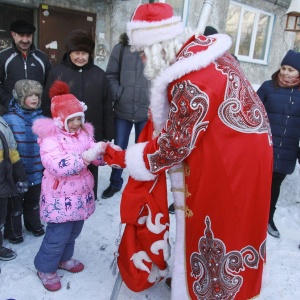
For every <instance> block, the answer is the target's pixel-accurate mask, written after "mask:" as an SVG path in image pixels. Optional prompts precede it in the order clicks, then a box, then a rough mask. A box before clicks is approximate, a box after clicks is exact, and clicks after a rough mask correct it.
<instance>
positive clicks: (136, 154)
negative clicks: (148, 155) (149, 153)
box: [125, 143, 156, 181]
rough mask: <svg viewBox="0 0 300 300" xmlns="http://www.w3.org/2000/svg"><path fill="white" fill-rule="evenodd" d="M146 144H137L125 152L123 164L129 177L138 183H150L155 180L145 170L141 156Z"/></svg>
mask: <svg viewBox="0 0 300 300" xmlns="http://www.w3.org/2000/svg"><path fill="white" fill-rule="evenodd" d="M146 145H147V143H137V144H134V145H132V146H130V147H129V148H128V149H127V150H126V154H125V162H126V168H127V171H128V172H129V175H130V176H131V177H132V178H134V179H135V180H138V181H150V180H154V179H155V178H156V176H155V175H153V174H152V173H151V172H150V171H149V170H148V169H147V168H146V165H145V162H144V158H143V154H144V149H145V147H146Z"/></svg>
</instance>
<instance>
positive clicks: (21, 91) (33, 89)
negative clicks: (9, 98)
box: [12, 79, 43, 110]
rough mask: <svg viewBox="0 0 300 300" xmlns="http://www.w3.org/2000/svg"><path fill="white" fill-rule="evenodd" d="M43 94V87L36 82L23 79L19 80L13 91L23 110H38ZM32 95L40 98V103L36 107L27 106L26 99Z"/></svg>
mask: <svg viewBox="0 0 300 300" xmlns="http://www.w3.org/2000/svg"><path fill="white" fill-rule="evenodd" d="M42 92H43V87H42V85H41V84H40V83H39V82H38V81H35V80H29V79H22V80H18V81H17V82H16V84H15V87H14V89H13V92H12V93H13V97H14V98H15V99H16V101H17V102H18V104H19V105H20V107H21V108H24V109H29V110H36V109H38V108H39V107H40V106H41V95H42ZM32 95H36V96H37V97H38V100H37V101H38V102H37V103H36V105H34V106H28V105H26V103H25V102H26V101H25V100H26V98H27V97H30V96H32Z"/></svg>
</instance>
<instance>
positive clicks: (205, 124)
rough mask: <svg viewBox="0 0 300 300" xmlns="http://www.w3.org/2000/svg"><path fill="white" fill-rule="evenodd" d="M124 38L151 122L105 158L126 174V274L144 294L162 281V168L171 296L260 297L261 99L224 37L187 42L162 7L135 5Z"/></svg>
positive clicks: (265, 138) (266, 201)
mask: <svg viewBox="0 0 300 300" xmlns="http://www.w3.org/2000/svg"><path fill="white" fill-rule="evenodd" d="M127 34H128V37H129V40H130V44H131V45H132V48H133V50H138V51H140V52H141V55H143V59H144V60H145V75H146V77H147V78H148V79H151V80H152V87H151V93H150V112H151V120H149V121H148V123H147V124H146V126H145V127H144V129H143V131H142V132H141V135H140V138H139V140H138V143H137V144H134V145H131V146H130V147H128V149H127V150H126V151H125V150H123V151H120V150H117V149H114V148H113V147H111V145H108V146H107V148H106V154H105V155H104V159H105V161H106V162H107V163H108V164H109V165H114V166H116V165H119V166H120V167H121V168H125V167H126V168H127V171H128V173H129V175H130V177H129V180H128V183H127V185H126V187H125V190H124V192H123V195H122V200H121V221H122V223H125V224H126V227H125V230H124V234H123V237H122V240H121V243H120V246H119V256H118V266H119V270H120V274H121V277H122V279H123V281H124V282H125V283H126V285H127V286H128V287H129V288H130V289H131V290H133V291H141V290H144V289H146V288H148V287H150V286H152V285H153V284H155V283H156V282H158V281H160V280H162V278H164V277H166V276H167V274H168V264H167V260H168V259H169V255H170V249H169V248H170V246H169V238H168V237H169V224H170V221H169V214H168V202H167V190H166V171H168V173H169V177H170V182H171V190H172V192H173V196H174V203H175V214H176V242H175V247H174V249H173V257H174V260H173V266H172V289H171V299H172V300H174V299H176V300H177V299H180V300H186V299H192V300H196V299H221V298H222V299H236V300H245V299H251V298H253V297H255V296H258V295H259V293H260V290H261V283H262V272H263V266H264V262H265V255H266V236H267V225H268V211H269V205H270V186H271V177H272V139H271V133H270V126H269V122H268V118H267V113H266V111H265V109H264V106H263V104H262V103H261V101H260V99H259V98H258V96H257V94H256V93H255V92H254V90H253V89H252V87H251V84H250V83H249V81H248V80H247V78H246V77H245V75H244V74H243V72H242V70H241V67H240V65H239V63H238V62H237V60H236V59H235V58H234V57H233V56H232V55H231V54H230V53H229V52H228V50H229V49H230V46H231V39H230V37H229V36H227V35H224V34H215V35H212V36H208V37H206V36H204V35H199V34H198V33H197V32H194V34H190V36H189V37H186V35H185V34H184V26H183V24H182V22H181V20H180V17H176V16H174V14H173V9H172V7H171V6H170V5H168V4H165V3H151V4H142V5H140V6H138V7H137V9H136V10H135V12H134V13H133V16H132V19H131V21H130V22H129V23H128V24H127Z"/></svg>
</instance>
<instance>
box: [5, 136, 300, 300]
mask: <svg viewBox="0 0 300 300" xmlns="http://www.w3.org/2000/svg"><path fill="white" fill-rule="evenodd" d="M131 140H132V138H131ZM299 171H300V168H299V165H297V168H296V170H295V172H294V173H293V174H292V175H289V176H288V177H287V178H286V179H285V181H284V182H283V187H282V191H281V195H280V199H279V201H278V205H277V211H276V215H275V223H276V225H277V227H278V229H279V231H280V233H281V238H280V239H275V238H273V237H271V236H268V240H267V263H266V265H265V269H264V276H263V286H262V292H261V295H260V296H259V297H258V298H256V299H259V300H297V299H300V249H299V248H298V245H299V244H300V234H299V231H300V184H299V182H300V174H299ZM109 176H110V168H109V167H107V166H105V167H101V168H100V174H99V191H98V193H99V194H98V198H99V199H100V200H98V201H97V209H96V212H95V213H94V214H93V215H92V216H91V217H90V218H89V219H88V220H87V221H86V222H85V225H84V228H83V231H82V233H81V235H80V236H79V238H78V239H77V243H76V247H75V254H74V257H75V258H76V259H79V260H80V261H82V262H83V263H84V264H85V269H84V271H83V272H81V273H77V274H71V273H68V272H66V271H63V270H58V274H59V276H61V282H62V289H61V290H59V291H57V292H48V291H47V290H45V289H44V287H43V286H42V283H41V281H40V280H39V279H38V277H37V275H36V270H35V267H34V265H33V259H34V256H35V254H36V253H37V251H38V249H39V246H40V244H41V242H42V237H34V236H32V235H31V234H30V233H28V232H26V230H24V232H23V235H24V242H23V243H21V244H18V245H12V244H9V243H8V242H7V241H6V240H5V242H4V246H6V247H10V248H12V249H13V250H15V251H16V253H17V254H18V256H17V258H16V259H14V260H11V261H8V262H3V261H0V268H1V270H0V300H6V299H15V300H83V299H87V300H91V299H93V300H96V299H97V300H109V299H110V296H111V292H112V290H113V286H114V283H115V278H116V277H115V276H113V275H112V272H111V270H110V264H111V261H112V259H113V252H114V251H115V250H116V245H115V241H116V239H117V237H118V234H119V223H120V218H119V204H120V196H121V193H120V192H119V193H117V194H115V195H114V197H112V198H110V199H106V200H104V199H101V197H100V196H101V194H102V192H103V190H104V189H105V188H106V187H107V186H108V184H109ZM124 179H125V181H126V179H127V172H126V170H125V171H124ZM171 202H172V196H171V194H170V197H169V203H171ZM170 218H171V226H170V243H171V245H174V242H175V216H174V215H171V217H170ZM253 222H255V216H253ZM170 268H172V257H171V258H170ZM129 299H130V300H168V299H170V291H169V290H168V289H167V288H166V287H165V285H164V283H163V282H161V283H159V284H157V285H156V286H154V287H152V288H151V289H149V290H146V291H144V292H141V293H134V292H131V291H130V290H129V289H128V288H127V287H126V286H125V285H124V284H123V285H122V287H121V289H120V292H119V297H118V300H129Z"/></svg>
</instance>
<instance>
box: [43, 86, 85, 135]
mask: <svg viewBox="0 0 300 300" xmlns="http://www.w3.org/2000/svg"><path fill="white" fill-rule="evenodd" d="M49 96H50V98H51V114H52V118H53V120H54V123H55V124H56V125H57V126H58V127H59V128H60V129H63V130H65V131H67V132H69V128H68V120H69V119H71V118H74V117H82V123H84V111H85V110H86V109H87V106H86V105H85V103H84V102H81V101H79V100H78V99H77V98H76V97H75V96H74V95H72V94H70V88H69V86H68V85H67V84H66V83H65V82H63V81H59V80H56V81H55V82H54V83H53V85H52V86H51V88H50V90H49Z"/></svg>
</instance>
